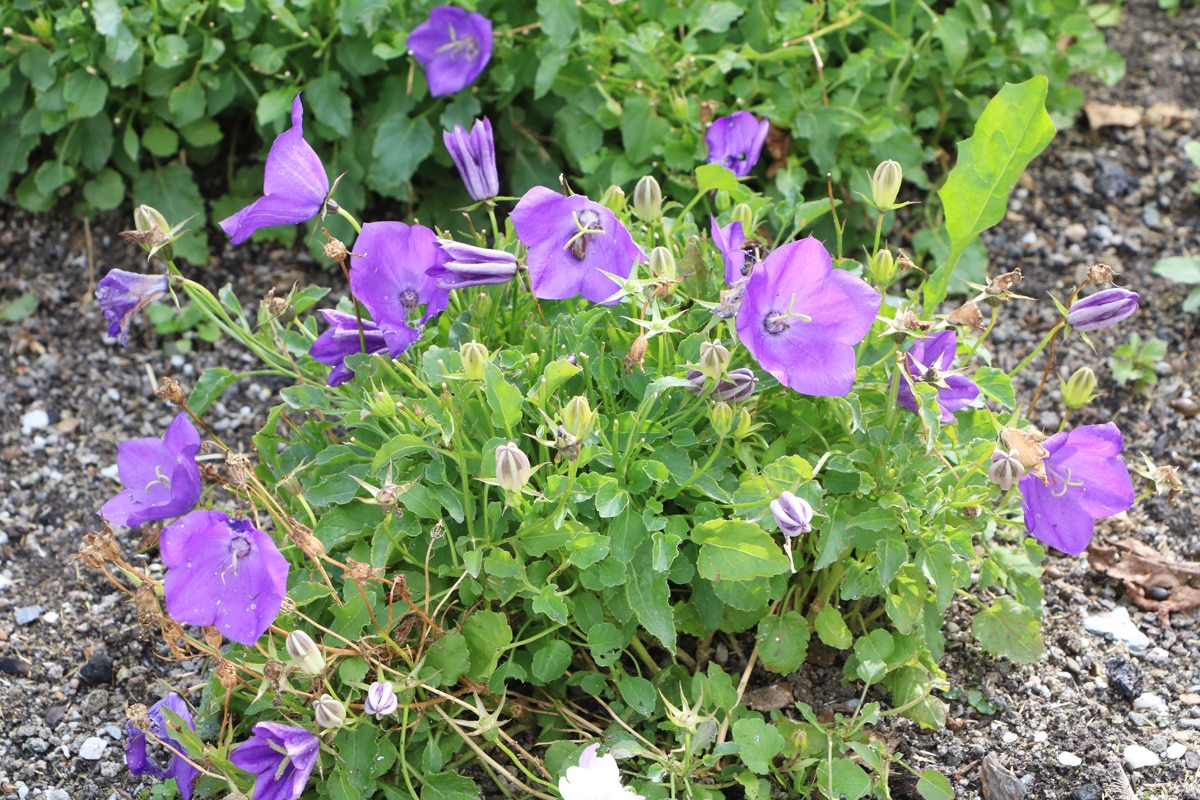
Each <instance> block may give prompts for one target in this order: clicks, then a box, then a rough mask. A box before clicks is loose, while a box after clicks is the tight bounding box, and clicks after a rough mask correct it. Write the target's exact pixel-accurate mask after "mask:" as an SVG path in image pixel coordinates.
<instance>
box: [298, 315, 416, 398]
mask: <svg viewBox="0 0 1200 800" xmlns="http://www.w3.org/2000/svg"><path fill="white" fill-rule="evenodd" d="M321 316H323V317H325V321H326V322H328V323H329V326H330V327H329V328H327V329H326V330H325V332H324V333H322V334H321V335H320V336H318V337H317V339H316V341H315V342H313V343H312V347H310V348H309V349H308V354H309V355H310V356H312V357H313V358H315V359H316V360H317V361H320V362H321V363H322V364H327V365H329V366H331V367H333V369H332V370H330V371H329V381H328V383H329V385H330V386H340V385H341V384H343V383H345V382H346V381H348V380H350V379H351V378H353V377H354V372H353V371H352V370H351V369H350V368H349V367H347V366H346V356H349V355H354V354H355V353H364V352H365V353H371V354H372V355H374V354H377V353H387V352H388V343H387V339H385V338H384V335H383V331H381V330H379V327H378V326H377V325H376V324H375V323H374V322H372V321H371V320H369V319H364V320H363V321H362V334H363V335H362V336H361V337H360V336H359V335H358V318H357V317H355V316H354V315H353V314H347V313H346V312H344V311H330V310H322V311H321ZM414 338H415V337H414ZM364 340H365V341H366V343H367V349H366V350H363V341H364ZM406 346H407V345H406ZM396 355H399V353H396Z"/></svg>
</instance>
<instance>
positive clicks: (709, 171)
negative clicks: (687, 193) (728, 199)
mask: <svg viewBox="0 0 1200 800" xmlns="http://www.w3.org/2000/svg"><path fill="white" fill-rule="evenodd" d="M696 182H697V183H698V184H699V186H698V187H697V188H698V189H699V190H700V191H702V192H713V191H719V190H721V189H724V190H725V191H732V190H734V189H736V188H737V187H738V179H737V176H736V175H734V174H733V171H732V170H730V169H729V167H727V166H725V165H724V164H704V165H703V166H699V167H696Z"/></svg>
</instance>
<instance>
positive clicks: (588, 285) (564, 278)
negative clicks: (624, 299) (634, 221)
mask: <svg viewBox="0 0 1200 800" xmlns="http://www.w3.org/2000/svg"><path fill="white" fill-rule="evenodd" d="M511 216H512V221H513V227H514V228H516V231H517V238H518V239H520V240H521V243H522V244H524V245H525V246H526V247H527V248H529V255H528V256H527V257H526V263H527V264H528V265H529V280H530V283H531V284H532V286H533V294H534V296H536V297H540V298H542V299H543V300H565V299H567V298H569V297H577V296H579V295H583V296H584V297H586V298H587V299H588V300H591V301H592V302H593V303H604V304H612V303H616V302H617V299H618V298H617V297H616V296H615V295H616V294H617V292H618V290H619V289H620V288H621V287H620V283H619V282H620V281H623V280H625V279H626V278H628V277H629V273H630V272H632V271H633V265H634V264H635V263H636V262H639V261H642V260H643V259H644V258H645V256H644V255H643V253H642V251H641V249H640V248H638V246H637V245H636V244H635V243H634V241H633V237H631V236H630V235H629V231H627V230H626V229H625V226H624V225H622V224H621V222H620V221H619V220H618V219H617V218H616V216H614V215H613V213H612V212H611V211H609V210H608V209H607V208H605V207H604V206H602V205H600V204H599V203H593V202H592V201H591V200H589V199H587V198H586V197H584V196H583V195H571V196H570V197H564V196H562V195H561V194H559V193H558V192H555V191H553V190H551V189H547V188H546V187H545V186H535V187H533V188H532V189H530V190H529V191H528V192H526V193H525V196H524V197H522V198H521V201H520V202H519V203H517V206H516V208H514V209H513V211H512V215H511Z"/></svg>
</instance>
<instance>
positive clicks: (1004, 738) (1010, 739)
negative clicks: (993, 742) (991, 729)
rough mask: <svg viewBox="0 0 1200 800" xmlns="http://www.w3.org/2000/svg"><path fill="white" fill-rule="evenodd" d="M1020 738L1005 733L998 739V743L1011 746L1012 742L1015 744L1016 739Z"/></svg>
mask: <svg viewBox="0 0 1200 800" xmlns="http://www.w3.org/2000/svg"><path fill="white" fill-rule="evenodd" d="M1020 738H1021V737H1020V736H1017V735H1016V734H1015V733H1013V732H1012V731H1006V732H1005V734H1004V735H1003V736H1001V737H1000V741H1002V742H1004V743H1005V744H1012V743H1013V742H1015V741H1016V740H1017V739H1020Z"/></svg>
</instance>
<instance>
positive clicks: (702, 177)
mask: <svg viewBox="0 0 1200 800" xmlns="http://www.w3.org/2000/svg"><path fill="white" fill-rule="evenodd" d="M696 182H697V183H698V184H699V186H698V187H697V188H698V189H699V190H700V191H701V192H713V191H719V190H721V189H724V190H725V191H733V190H734V189H736V188H737V187H738V179H737V176H736V175H734V174H733V171H732V170H730V169H729V167H727V166H725V165H724V164H704V165H703V166H700V167H696ZM822 202H825V201H822Z"/></svg>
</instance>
